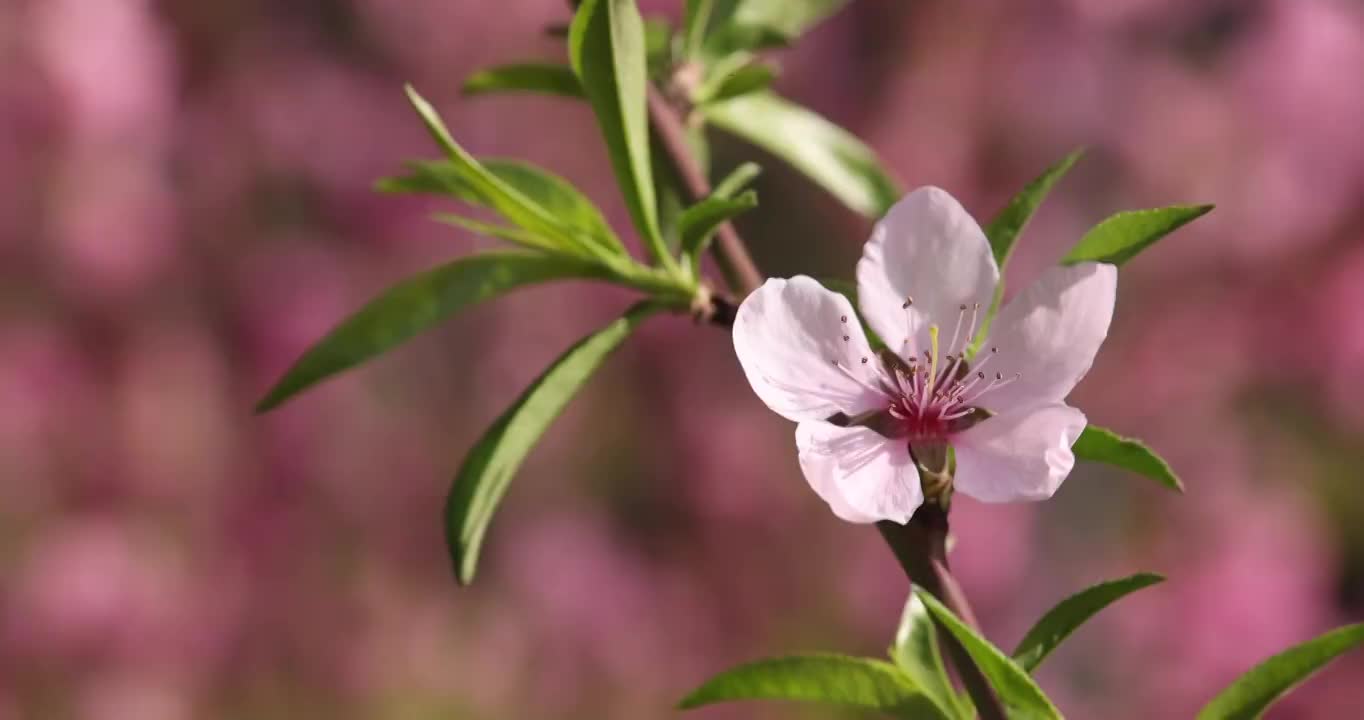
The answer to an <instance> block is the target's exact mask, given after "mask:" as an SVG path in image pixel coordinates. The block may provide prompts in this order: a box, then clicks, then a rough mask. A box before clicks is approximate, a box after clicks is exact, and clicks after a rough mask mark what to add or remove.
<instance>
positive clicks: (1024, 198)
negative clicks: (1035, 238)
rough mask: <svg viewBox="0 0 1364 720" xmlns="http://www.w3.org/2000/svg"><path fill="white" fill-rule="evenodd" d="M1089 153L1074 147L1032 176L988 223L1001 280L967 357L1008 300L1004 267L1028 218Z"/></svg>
mask: <svg viewBox="0 0 1364 720" xmlns="http://www.w3.org/2000/svg"><path fill="white" fill-rule="evenodd" d="M1084 154H1085V149H1084V148H1079V149H1076V150H1072V151H1071V153H1070V154H1069V155H1067V156H1065V157H1063V158H1061V160H1060V161H1059V162H1057V163H1056V164H1055V165H1052V166H1051V167H1049V168H1047V169H1046V170H1043V171H1042V174H1041V175H1038V176H1037V177H1035V178H1033V179H1032V182H1029V183H1028V184H1027V185H1026V186H1025V187H1024V188H1023V189H1022V190H1020V191H1019V193H1018V194H1017V195H1015V196H1013V199H1012V200H1010V201H1009V204H1008V205H1006V206H1004V209H1003V210H1001V211H999V214H998V215H996V216H995V218H994V220H991V221H990V224H989V225H987V226H986V227H985V237H987V238H989V240H990V250H991V251H992V252H993V253H994V256H995V264H996V265H998V266H999V274H1000V281H999V284H997V285H995V294H994V297H993V298H991V299H990V308H989V310H987V311H986V312H985V317H984V318H982V319H981V323H980V328H979V329H978V330H977V331H976V336H975V337H974V338H972V342H971V347H970V349H969V350H968V351H967V357H973V356H974V355H975V354H976V351H977V350H979V349H980V346H981V344H982V343H984V342H985V339H986V338H987V337H989V336H990V326H991V325H992V324H994V319H995V315H997V314H998V313H999V306H1000V303H1001V302H1003V301H1004V280H1003V277H1004V267H1005V266H1006V265H1007V264H1008V262H1009V256H1010V255H1011V254H1012V253H1013V249H1014V245H1015V244H1016V243H1017V242H1018V237H1019V236H1020V235H1022V234H1023V229H1024V228H1026V227H1027V226H1028V221H1029V220H1031V219H1032V215H1033V213H1034V212H1037V208H1039V207H1041V206H1042V201H1043V200H1046V199H1047V195H1048V194H1049V193H1050V192H1051V189H1052V187H1053V186H1054V185H1056V183H1058V182H1060V180H1061V178H1062V177H1064V176H1065V174H1066V173H1067V172H1069V171H1070V168H1071V167H1072V166H1074V165H1075V163H1076V162H1078V161H1079V159H1080V158H1081V157H1082V156H1083V155H1084Z"/></svg>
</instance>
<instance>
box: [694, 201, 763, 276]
mask: <svg viewBox="0 0 1364 720" xmlns="http://www.w3.org/2000/svg"><path fill="white" fill-rule="evenodd" d="M757 206H758V194H757V193H755V192H753V191H752V190H749V191H748V192H746V193H744V194H742V195H740V196H739V197H736V198H733V199H730V198H725V197H716V196H714V195H712V196H710V197H708V198H706V199H705V200H702V201H701V202H699V203H697V204H695V205H692V206H691V207H689V208H687V209H686V210H685V211H683V212H682V215H681V217H679V218H678V220H677V227H678V231H679V233H680V234H681V236H682V254H683V256H685V257H688V258H698V259H699V258H700V257H701V255H702V254H703V253H705V251H706V247H707V246H708V245H709V244H710V240H711V238H712V237H714V236H715V231H716V230H718V229H719V228H720V226H721V225H723V224H725V223H727V222H729V220H730V219H731V218H733V217H734V216H735V215H738V214H739V213H741V212H744V211H746V210H752V209H753V208H755V207H757Z"/></svg>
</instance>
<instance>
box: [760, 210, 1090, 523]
mask: <svg viewBox="0 0 1364 720" xmlns="http://www.w3.org/2000/svg"><path fill="white" fill-rule="evenodd" d="M857 283H858V298H859V304H860V305H861V306H862V313H863V316H864V317H865V319H866V321H867V323H868V324H869V325H870V326H871V328H872V329H873V330H875V331H876V333H877V334H878V335H880V337H881V338H882V340H884V341H885V344H886V346H887V350H884V351H882V352H880V353H876V352H873V351H872V349H871V347H870V345H869V344H868V341H867V338H866V336H865V334H864V333H863V332H862V328H861V326H860V325H859V323H858V320H857V317H856V315H855V314H854V313H853V309H852V305H851V303H849V302H848V300H847V299H846V298H844V297H843V296H842V295H839V294H837V293H834V292H831V291H829V290H827V289H825V288H824V287H823V286H821V285H820V284H819V283H818V282H816V281H815V280H813V279H811V278H809V277H805V276H797V277H794V278H791V279H789V280H782V279H772V280H768V281H767V283H766V284H765V285H763V287H762V288H760V289H759V290H757V291H756V292H754V293H753V294H752V295H750V296H749V297H748V298H747V299H746V300H744V302H743V304H742V305H741V306H740V307H739V311H738V316H737V318H736V320H735V323H734V349H735V351H736V352H737V353H738V356H739V362H740V364H741V365H742V366H743V368H744V373H745V374H746V375H747V377H748V381H749V383H750V384H751V385H752V386H753V390H754V392H756V393H757V394H758V397H759V398H760V399H762V401H763V402H764V403H766V404H767V406H768V407H769V408H771V409H772V410H773V411H774V412H776V413H778V414H780V415H781V416H783V417H785V418H787V419H789V420H793V421H795V422H798V423H800V424H799V425H798V426H797V428H796V446H797V449H798V451H799V457H800V464H801V469H802V470H803V471H804V473H805V477H806V480H808V481H809V483H810V485H811V487H813V488H814V490H815V492H816V493H818V494H819V496H820V497H821V498H823V499H824V501H825V502H827V503H829V506H830V508H831V509H832V510H833V511H834V514H836V515H838V516H839V517H840V518H843V519H844V520H847V521H849V522H857V523H869V522H876V521H878V520H893V521H895V522H900V523H904V522H908V520H909V518H910V516H911V515H912V514H913V513H914V510H915V509H916V508H918V507H919V505H920V504H922V503H923V501H924V485H929V484H930V481H931V480H933V478H925V480H924V481H921V479H920V472H919V469H918V467H916V465H918V464H921V463H924V462H925V458H926V457H936V458H939V460H938V462H936V463H932V462H930V464H931V465H933V466H935V467H940V466H941V464H942V463H943V462H945V461H944V460H942V458H945V457H946V453H945V450H946V449H947V448H949V447H950V448H951V449H952V450H953V451H954V452H955V457H956V471H955V477H954V479H953V481H952V482H953V485H954V486H955V487H956V488H957V489H960V490H961V491H962V492H965V493H966V494H967V495H970V496H971V497H974V498H976V499H977V500H981V501H984V502H1010V501H1019V500H1041V499H1045V498H1048V497H1051V495H1052V493H1054V492H1056V489H1057V487H1059V486H1060V484H1061V482H1062V481H1063V480H1064V479H1065V477H1066V475H1068V474H1069V473H1070V469H1071V467H1072V466H1073V465H1074V464H1075V457H1074V455H1073V454H1072V453H1071V449H1070V448H1071V445H1073V444H1074V442H1075V440H1076V438H1078V437H1079V435H1080V432H1081V431H1082V430H1084V427H1085V422H1086V421H1085V416H1084V415H1083V414H1082V413H1081V412H1080V411H1079V410H1076V409H1075V408H1072V407H1070V406H1068V405H1066V404H1065V402H1064V400H1065V397H1066V395H1067V394H1069V393H1070V391H1071V388H1073V387H1074V386H1075V384H1076V383H1077V382H1079V381H1080V378H1081V377H1083V376H1084V374H1085V372H1086V371H1087V370H1088V369H1089V367H1090V364H1091V363H1092V362H1093V360H1094V354H1095V352H1097V351H1098V349H1099V345H1100V344H1101V343H1102V342H1103V340H1104V337H1105V336H1106V335H1107V334H1108V324H1109V320H1110V319H1111V318H1112V316H1113V302H1114V296H1115V292H1116V289H1117V269H1116V268H1115V267H1113V266H1112V265H1106V264H1101V263H1079V264H1075V265H1070V266H1062V267H1055V268H1052V269H1050V270H1047V271H1046V272H1044V273H1043V274H1042V276H1041V277H1040V278H1039V279H1038V280H1037V282H1036V283H1035V284H1034V285H1033V286H1032V287H1030V288H1028V289H1027V290H1026V291H1024V292H1023V293H1022V294H1021V295H1019V296H1018V297H1017V298H1015V299H1014V300H1013V301H1012V302H1010V303H1009V304H1007V305H1006V306H1005V307H1004V308H1003V309H1002V310H1001V311H1000V313H999V316H998V317H997V318H995V321H994V323H993V326H992V328H991V333H990V336H989V339H988V341H987V342H986V343H985V344H984V345H983V350H982V352H981V353H979V354H978V355H976V356H974V357H968V355H969V350H968V349H969V348H970V346H971V344H972V339H973V338H974V336H975V334H976V326H977V322H978V321H979V320H980V318H981V313H982V309H983V308H988V307H989V306H990V303H991V300H992V298H993V297H994V293H995V288H996V286H997V285H998V284H999V268H998V267H997V266H996V264H995V261H994V256H993V254H992V253H991V250H990V244H989V242H988V241H987V240H986V238H985V233H984V232H982V231H981V229H980V226H979V225H977V224H976V222H975V221H974V220H973V219H972V218H971V216H970V215H968V214H967V213H966V211H965V210H964V209H963V208H962V207H961V205H960V204H959V203H958V202H957V201H956V200H955V199H954V198H953V197H952V196H951V195H949V194H947V193H946V192H945V191H943V190H940V189H938V188H931V187H929V188H920V189H918V190H915V191H914V192H912V193H910V194H909V195H908V196H906V197H905V198H904V199H903V200H901V201H900V202H899V203H897V204H896V205H895V207H893V208H891V210H890V212H889V213H888V214H887V215H886V217H885V218H884V219H883V220H881V222H879V223H877V225H876V228H875V230H874V231H873V232H872V236H871V239H870V240H868V241H867V245H866V248H865V250H864V252H863V255H862V260H861V262H859V263H858V266H857ZM838 413H842V414H843V415H845V416H847V417H848V418H850V419H851V422H849V423H848V424H847V425H846V426H843V425H836V424H834V423H832V422H829V418H830V417H831V416H834V415H836V414H838ZM916 461H917V462H916ZM938 490H939V489H938V488H936V487H930V493H935V492H937V491H938Z"/></svg>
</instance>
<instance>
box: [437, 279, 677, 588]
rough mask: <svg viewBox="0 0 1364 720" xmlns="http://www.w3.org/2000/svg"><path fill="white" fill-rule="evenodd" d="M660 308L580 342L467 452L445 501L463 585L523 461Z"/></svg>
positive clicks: (639, 308)
mask: <svg viewBox="0 0 1364 720" xmlns="http://www.w3.org/2000/svg"><path fill="white" fill-rule="evenodd" d="M659 309H660V307H659V306H657V305H654V304H652V303H647V302H645V303H639V304H637V305H635V306H634V307H632V308H630V310H629V311H628V312H626V313H625V315H624V316H622V317H621V318H619V319H617V320H615V321H614V322H612V323H611V324H609V325H607V326H606V327H604V328H602V329H601V330H598V331H597V332H595V333H593V334H592V335H589V336H587V337H585V338H583V339H582V340H580V341H578V343H577V344H575V345H574V346H573V347H571V348H569V349H568V351H567V352H565V353H564V354H563V355H561V356H560V357H559V359H558V360H555V361H554V364H552V365H550V366H549V368H548V369H547V370H545V372H544V374H542V375H541V376H540V377H539V378H537V379H536V380H535V382H533V383H531V386H530V387H529V388H527V389H526V391H525V392H524V393H523V394H522V395H521V397H519V398H517V400H516V402H514V403H512V406H511V407H510V408H508V409H507V411H506V412H504V413H503V414H502V416H501V417H499V418H498V419H497V421H496V422H494V423H493V425H492V427H490V428H488V431H487V432H486V433H484V434H483V437H482V438H480V439H479V441H478V443H477V444H476V445H474V447H473V449H471V450H470V451H469V454H468V455H467V456H466V457H465V459H464V465H463V466H462V467H461V468H460V469H459V473H458V474H457V475H456V476H455V481H454V485H453V486H452V487H451V488H450V496H449V497H448V498H447V500H446V503H445V533H446V542H447V544H448V545H449V550H450V558H451V561H452V562H453V563H454V569H455V575H456V577H457V578H458V579H459V582H460V583H461V584H466V585H467V584H468V583H470V582H472V581H473V579H474V573H475V571H476V570H477V568H478V553H479V550H480V549H481V547H482V545H483V537H484V535H485V533H487V530H488V524H489V523H490V522H491V521H492V517H493V513H494V512H495V511H496V510H497V506H498V504H499V503H500V502H501V500H502V496H503V495H504V494H506V492H507V486H508V485H509V484H510V483H511V479H512V476H513V475H514V474H515V473H516V469H517V468H518V467H520V466H521V461H522V460H524V459H525V457H526V455H527V454H528V453H529V452H530V450H531V448H532V447H534V446H535V443H536V442H537V441H538V440H539V439H540V436H541V435H542V434H544V432H545V429H546V428H548V427H549V424H550V423H551V422H552V421H553V420H554V418H555V417H557V416H558V415H559V413H560V412H561V411H562V410H563V409H564V406H565V405H567V404H568V401H569V400H571V399H572V398H573V395H574V394H576V393H577V392H578V389H579V388H580V387H582V385H583V383H585V382H587V379H588V378H590V377H591V376H592V373H593V372H595V371H596V370H597V368H598V367H600V366H601V364H602V362H604V361H605V360H606V357H607V356H608V355H610V354H611V351H612V350H615V349H616V348H617V347H619V346H620V344H621V343H622V342H623V341H624V340H625V338H627V337H629V335H630V333H631V331H633V330H634V329H635V327H636V326H637V325H639V323H640V322H642V321H643V320H644V319H645V318H647V317H649V316H650V315H652V314H654V313H655V312H657V311H658V310H659Z"/></svg>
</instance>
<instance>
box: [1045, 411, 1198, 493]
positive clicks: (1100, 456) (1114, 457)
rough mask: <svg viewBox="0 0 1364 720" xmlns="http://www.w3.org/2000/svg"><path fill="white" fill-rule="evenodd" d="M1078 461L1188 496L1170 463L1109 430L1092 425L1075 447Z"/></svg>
mask: <svg viewBox="0 0 1364 720" xmlns="http://www.w3.org/2000/svg"><path fill="white" fill-rule="evenodd" d="M1071 450H1072V451H1073V452H1074V453H1075V457H1077V458H1079V459H1081V460H1089V461H1091V462H1100V463H1105V464H1107V465H1112V466H1114V467H1120V468H1122V469H1124V470H1130V471H1132V472H1134V473H1137V474H1138V475H1142V476H1144V477H1148V478H1151V479H1152V480H1155V481H1156V482H1159V483H1160V484H1161V485H1164V486H1165V487H1167V488H1169V489H1171V490H1174V491H1175V492H1180V493H1182V492H1184V483H1183V482H1180V480H1179V477H1178V476H1177V475H1175V473H1174V471H1173V470H1171V469H1170V465H1169V463H1167V462H1165V460H1163V459H1161V457H1160V456H1159V455H1157V454H1156V453H1155V451H1153V450H1151V448H1148V447H1146V446H1145V445H1143V444H1142V442H1141V441H1140V440H1137V439H1135V438H1127V437H1122V436H1121V435H1118V434H1117V433H1115V432H1113V431H1112V430H1109V429H1107V428H1102V427H1099V426H1098V425H1094V424H1092V423H1091V424H1089V425H1087V426H1085V430H1084V432H1082V433H1080V437H1079V438H1077V439H1076V440H1075V445H1073V446H1072V447H1071Z"/></svg>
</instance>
